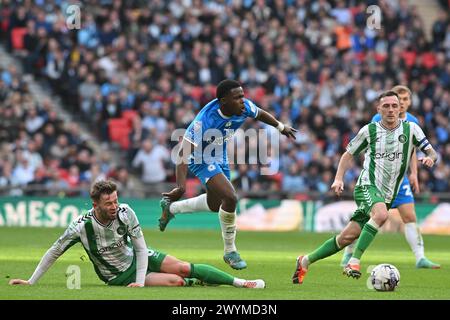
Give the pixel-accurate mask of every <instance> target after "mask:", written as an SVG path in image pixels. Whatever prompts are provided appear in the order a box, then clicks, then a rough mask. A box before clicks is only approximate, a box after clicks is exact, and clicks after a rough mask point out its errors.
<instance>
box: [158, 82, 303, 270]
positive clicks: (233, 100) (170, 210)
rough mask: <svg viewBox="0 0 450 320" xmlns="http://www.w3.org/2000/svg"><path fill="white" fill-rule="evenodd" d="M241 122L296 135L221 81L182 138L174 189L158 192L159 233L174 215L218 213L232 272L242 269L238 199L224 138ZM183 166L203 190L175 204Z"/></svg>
mask: <svg viewBox="0 0 450 320" xmlns="http://www.w3.org/2000/svg"><path fill="white" fill-rule="evenodd" d="M247 118H254V119H257V120H260V121H262V122H264V123H267V124H269V125H271V126H273V127H275V128H277V129H278V130H279V131H280V133H281V134H283V135H285V136H287V137H290V138H293V139H295V135H294V133H295V132H296V131H297V130H295V129H293V128H291V127H289V126H287V125H284V124H283V123H281V122H279V121H278V120H276V119H275V118H274V117H273V116H272V115H271V114H269V113H268V112H266V111H264V110H262V109H260V108H258V107H257V106H256V105H255V104H254V103H253V102H252V101H250V100H248V99H246V98H244V90H243V89H242V86H241V84H240V83H239V82H237V81H235V80H230V79H227V80H223V81H221V82H220V83H219V85H218V86H217V90H216V99H214V100H212V101H210V102H209V103H208V104H206V105H205V106H204V107H203V108H202V110H201V111H200V112H199V113H198V114H197V116H196V117H195V119H194V120H193V121H192V123H191V124H190V125H189V127H188V128H187V130H186V133H185V135H184V137H183V141H182V143H181V147H180V150H179V152H178V159H177V165H176V180H177V187H175V188H174V189H173V190H172V191H170V192H168V193H163V194H162V195H163V198H162V200H161V202H160V204H161V208H162V214H161V218H160V219H159V229H160V230H161V231H164V230H165V228H166V226H167V224H168V223H169V221H170V220H171V219H173V218H174V216H175V214H177V213H189V212H199V211H213V212H218V213H219V220H220V226H221V229H222V238H223V241H224V251H225V254H224V256H223V259H224V261H225V262H226V263H227V264H229V265H230V266H231V267H232V268H233V269H244V268H246V267H247V263H246V262H245V261H244V260H242V259H241V257H240V255H239V253H238V251H237V249H236V245H235V239H236V204H237V201H238V197H237V194H236V191H235V189H234V187H233V185H232V184H231V182H230V169H229V166H228V157H227V151H226V147H227V140H229V139H230V138H231V137H232V136H233V134H234V131H235V130H236V129H238V128H239V127H240V126H241V125H242V124H243V123H244V121H245V120H246V119H247ZM188 168H189V169H190V170H191V172H192V173H193V174H195V175H196V176H197V177H198V178H199V179H200V181H201V182H202V184H203V185H204V186H205V187H206V194H202V195H200V196H197V197H194V198H190V199H186V200H182V201H178V200H179V199H180V198H181V197H182V196H183V194H184V192H185V189H186V175H187V170H188Z"/></svg>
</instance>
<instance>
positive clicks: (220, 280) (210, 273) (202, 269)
mask: <svg viewBox="0 0 450 320" xmlns="http://www.w3.org/2000/svg"><path fill="white" fill-rule="evenodd" d="M189 277H192V278H197V279H199V280H201V281H203V282H205V283H208V284H228V285H230V286H232V285H233V280H234V277H233V276H232V275H230V274H228V273H226V272H224V271H222V270H219V269H217V268H215V267H213V266H210V265H207V264H191V274H190V275H189Z"/></svg>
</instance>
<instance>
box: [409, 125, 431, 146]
mask: <svg viewBox="0 0 450 320" xmlns="http://www.w3.org/2000/svg"><path fill="white" fill-rule="evenodd" d="M411 130H412V133H413V134H412V136H413V144H414V146H415V147H416V148H418V149H419V150H420V151H422V152H425V150H428V149H430V148H431V144H430V142H429V141H428V139H427V137H426V136H425V134H424V133H423V131H422V129H421V128H420V127H419V126H418V125H416V124H415V123H414V122H411Z"/></svg>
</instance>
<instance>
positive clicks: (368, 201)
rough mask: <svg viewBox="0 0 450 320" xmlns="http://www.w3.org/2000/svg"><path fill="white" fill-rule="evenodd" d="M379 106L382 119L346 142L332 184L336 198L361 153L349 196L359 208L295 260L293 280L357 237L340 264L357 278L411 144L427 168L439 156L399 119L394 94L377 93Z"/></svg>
mask: <svg viewBox="0 0 450 320" xmlns="http://www.w3.org/2000/svg"><path fill="white" fill-rule="evenodd" d="M377 110H378V113H380V115H381V121H378V122H375V123H370V124H368V125H366V126H364V127H363V128H362V129H361V130H360V131H359V132H358V134H357V135H356V137H355V138H354V139H353V140H352V141H350V143H349V144H348V146H347V151H346V152H345V153H344V154H343V155H342V157H341V159H340V161H339V165H338V169H337V172H336V177H335V179H334V182H333V184H332V185H331V188H332V189H333V190H334V191H335V193H336V194H337V195H338V196H339V195H340V194H341V193H342V191H343V190H344V182H343V177H344V174H345V172H346V170H347V169H348V168H349V166H350V164H351V161H352V157H353V156H357V155H358V154H360V153H361V152H365V155H364V166H363V170H362V171H361V173H360V175H359V178H358V182H357V184H356V186H355V190H354V194H353V195H354V198H355V202H356V204H357V205H358V208H357V209H356V211H355V212H354V213H353V215H352V217H351V218H350V222H349V223H348V224H347V226H346V227H345V228H344V229H343V230H342V231H341V233H340V234H339V235H337V236H334V237H333V238H331V239H329V240H327V241H326V242H324V243H323V244H322V245H321V246H320V247H319V248H317V249H316V250H315V251H313V252H312V253H310V254H307V255H304V256H299V257H298V258H297V265H296V270H295V272H294V275H293V276H292V281H293V283H298V284H301V283H302V282H303V280H304V277H305V275H306V272H307V271H308V267H309V265H310V264H312V263H314V262H316V261H317V260H320V259H323V258H326V257H328V256H331V255H333V254H335V253H336V252H338V251H340V250H341V249H343V248H344V247H345V246H347V245H349V244H350V243H352V242H353V241H354V240H355V239H358V241H357V243H356V248H355V250H354V252H353V255H352V257H351V258H350V260H349V262H348V264H347V265H346V266H345V268H344V274H346V275H347V276H349V277H350V276H351V277H354V278H359V277H360V276H361V272H360V259H361V256H362V254H363V253H364V251H365V250H366V249H367V248H368V247H369V245H370V243H371V242H372V241H373V239H374V238H375V235H376V234H377V232H378V229H379V228H380V227H381V226H382V225H383V224H384V223H385V221H386V220H387V217H388V209H389V208H390V206H391V204H392V202H393V201H394V199H395V197H396V195H397V193H398V189H399V187H400V184H401V182H402V180H403V177H404V175H405V170H406V169H407V168H408V164H409V160H410V158H411V154H412V151H413V148H414V147H416V148H419V149H420V150H421V151H422V152H424V153H425V154H426V157H424V158H423V159H418V160H419V161H421V162H422V164H423V165H425V166H427V167H430V168H431V167H432V166H433V165H434V162H435V161H436V159H437V154H436V152H435V151H434V149H433V148H432V146H431V145H430V143H429V142H428V139H427V138H426V137H425V135H424V133H423V131H422V129H421V128H420V127H419V126H418V125H417V124H415V123H413V122H407V121H401V120H400V119H399V113H400V103H399V99H398V95H397V93H395V92H394V91H387V92H385V93H383V94H381V95H380V97H379V98H378V106H377ZM358 237H359V238H358Z"/></svg>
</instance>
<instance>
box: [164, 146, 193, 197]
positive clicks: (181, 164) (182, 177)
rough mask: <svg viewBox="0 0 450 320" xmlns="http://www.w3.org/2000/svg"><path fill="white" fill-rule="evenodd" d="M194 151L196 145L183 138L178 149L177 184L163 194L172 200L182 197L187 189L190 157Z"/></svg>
mask: <svg viewBox="0 0 450 320" xmlns="http://www.w3.org/2000/svg"><path fill="white" fill-rule="evenodd" d="M193 151H194V145H193V144H192V143H191V142H189V141H188V140H186V139H183V141H182V143H181V147H180V150H179V151H178V157H177V165H176V169H175V175H176V179H177V186H176V187H175V188H173V189H172V190H171V191H170V192H165V193H163V194H162V195H163V196H164V197H168V198H169V199H170V201H171V202H173V201H177V200H178V199H180V198H181V197H182V196H183V194H184V192H185V191H186V176H187V171H188V159H189V156H190V155H191V154H192V152H193Z"/></svg>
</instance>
